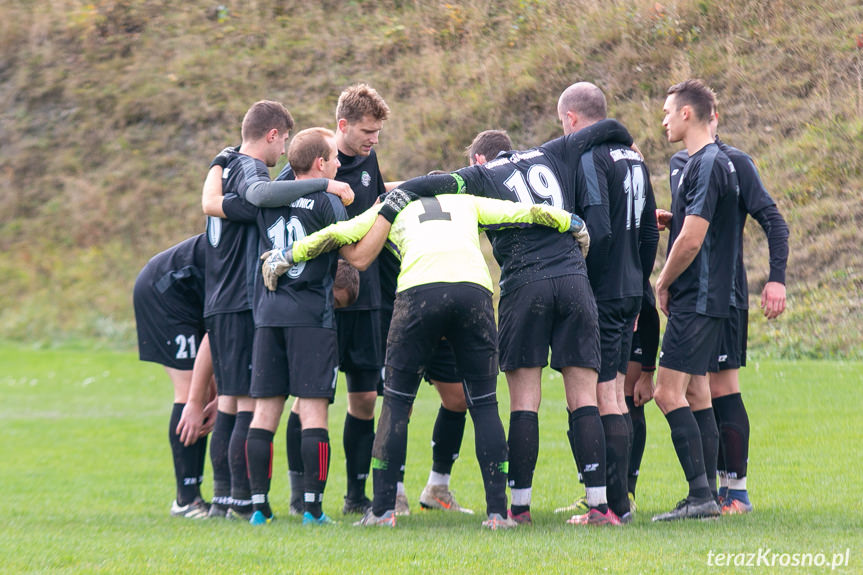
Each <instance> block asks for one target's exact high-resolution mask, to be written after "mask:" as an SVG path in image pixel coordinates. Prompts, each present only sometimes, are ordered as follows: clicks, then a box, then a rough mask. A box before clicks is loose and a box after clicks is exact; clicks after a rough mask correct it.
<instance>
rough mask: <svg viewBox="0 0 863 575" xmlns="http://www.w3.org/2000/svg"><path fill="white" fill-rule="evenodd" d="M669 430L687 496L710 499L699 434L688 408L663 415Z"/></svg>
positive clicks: (693, 417)
mask: <svg viewBox="0 0 863 575" xmlns="http://www.w3.org/2000/svg"><path fill="white" fill-rule="evenodd" d="M665 419H666V420H668V426H669V427H670V428H671V442H672V443H673V444H674V451H675V452H677V459H678V460H679V461H680V466H681V467H682V468H683V474H684V475H685V476H686V481H688V482H689V496H690V497H693V498H697V499H707V498H708V497H711V493H710V487H709V485H708V483H707V474H706V473H705V471H704V450H703V448H702V447H701V432H700V431H699V430H698V423H697V422H696V421H695V416H693V415H692V410H691V409H689V406H686V407H680V408H678V409H675V410H673V411H669V412H668V413H666V414H665Z"/></svg>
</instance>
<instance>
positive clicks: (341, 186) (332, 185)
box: [327, 180, 354, 206]
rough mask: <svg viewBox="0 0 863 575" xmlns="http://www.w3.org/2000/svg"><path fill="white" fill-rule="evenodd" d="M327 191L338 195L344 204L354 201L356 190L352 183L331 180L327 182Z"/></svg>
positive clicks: (347, 204)
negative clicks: (353, 188)
mask: <svg viewBox="0 0 863 575" xmlns="http://www.w3.org/2000/svg"><path fill="white" fill-rule="evenodd" d="M327 192H329V193H331V194H333V195H334V196H338V197H339V199H340V200H341V201H342V205H344V206H349V205H351V204H352V203H354V191H353V190H352V189H351V186H350V184H346V183H345V182H337V181H336V180H329V181H328V182H327Z"/></svg>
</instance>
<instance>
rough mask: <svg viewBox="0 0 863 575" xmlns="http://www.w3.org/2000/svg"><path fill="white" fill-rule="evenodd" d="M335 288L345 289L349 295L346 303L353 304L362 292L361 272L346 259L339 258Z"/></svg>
mask: <svg viewBox="0 0 863 575" xmlns="http://www.w3.org/2000/svg"><path fill="white" fill-rule="evenodd" d="M333 289H334V290H344V291H345V292H346V294H347V296H348V301H347V302H346V305H352V304H353V303H354V302H355V301H357V295H358V294H359V293H360V272H358V271H357V268H355V267H354V266H352V265H351V264H349V263H348V262H347V261H346V260H343V259H339V264H338V267H337V268H336V279H335V281H334V282H333Z"/></svg>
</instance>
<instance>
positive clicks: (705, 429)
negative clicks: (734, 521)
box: [692, 407, 719, 498]
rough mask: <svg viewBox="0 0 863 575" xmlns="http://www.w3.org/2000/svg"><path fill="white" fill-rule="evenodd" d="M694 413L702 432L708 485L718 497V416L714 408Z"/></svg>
mask: <svg viewBox="0 0 863 575" xmlns="http://www.w3.org/2000/svg"><path fill="white" fill-rule="evenodd" d="M692 415H693V416H694V417H695V421H696V423H698V430H699V432H700V433H701V449H702V450H703V451H704V472H705V473H706V474H707V485H708V486H709V487H710V492H711V493H712V494H713V497H714V498H715V497H716V460H717V453H718V452H719V428H718V427H717V426H716V417H715V416H714V414H713V408H712V407H708V408H707V409H700V410H698V411H693V412H692Z"/></svg>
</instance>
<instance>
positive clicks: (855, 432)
mask: <svg viewBox="0 0 863 575" xmlns="http://www.w3.org/2000/svg"><path fill="white" fill-rule="evenodd" d="M0 365H2V366H3V368H2V373H0V397H2V402H0V443H2V446H3V447H2V449H0V477H2V481H0V485H2V488H3V496H4V497H3V501H4V518H3V519H2V520H0V557H2V561H0V572H3V573H25V572H51V573H63V572H74V573H78V572H102V573H269V572H278V573H381V572H384V573H419V572H454V573H463V572H484V573H493V572H507V573H575V572H588V573H593V572H602V573H606V572H607V573H627V574H635V573H665V572H669V573H671V572H687V573H703V572H717V573H722V572H728V571H731V570H735V569H737V570H749V571H752V570H753V569H756V570H759V571H761V572H777V571H781V572H784V571H792V572H826V571H831V567H830V563H831V561H833V560H834V554H841V555H843V556H844V557H847V558H848V564H847V565H843V566H841V567H839V568H837V569H836V570H835V572H844V573H852V572H853V573H858V572H863V504H861V498H863V489H861V487H863V480H862V479H861V465H860V445H861V441H863V427H861V424H860V422H859V417H860V415H861V413H863V409H861V408H863V400H861V395H860V387H861V384H863V364H861V363H859V362H857V363H851V362H848V363H830V362H788V361H783V362H774V361H769V362H768V361H760V362H759V361H751V362H750V366H749V367H748V368H746V369H745V370H744V371H743V372H742V386H743V388H744V396H745V398H746V400H747V405H748V408H749V412H750V418H751V421H752V447H751V454H750V466H749V469H750V478H749V488H750V494H751V497H752V500H753V503H754V504H755V506H756V512H755V513H753V514H750V515H748V516H740V517H726V518H722V519H720V520H715V521H706V522H697V521H690V522H685V523H677V524H652V523H651V522H650V516H651V515H652V514H653V513H656V512H660V511H665V510H667V509H668V508H670V507H671V506H672V505H673V504H674V503H675V502H676V501H677V500H678V499H680V498H681V497H682V496H683V495H685V482H684V479H683V476H682V472H681V471H680V468H679V465H678V463H677V461H676V459H675V456H674V453H673V449H672V446H671V441H670V438H669V433H668V426H667V424H666V423H665V420H664V418H663V417H662V415H661V414H660V412H659V410H658V409H657V408H656V407H655V405H653V404H651V405H650V406H649V408H648V410H647V420H648V443H647V448H646V451H645V455H644V461H643V465H642V470H641V479H640V482H639V486H638V505H639V507H638V515H637V517H636V520H635V522H634V523H633V524H632V525H629V526H626V527H623V528H598V529H597V528H575V527H572V526H569V525H566V524H565V522H564V519H565V517H563V516H560V515H554V514H553V513H552V509H553V508H555V507H557V506H560V505H563V504H565V503H568V502H570V501H571V500H572V499H574V498H575V497H576V496H577V495H579V490H580V486H579V485H578V484H577V481H576V474H575V468H574V464H573V462H572V457H571V455H570V452H569V448H568V445H567V442H566V437H565V434H564V429H565V422H566V416H565V412H564V407H563V394H562V384H561V380H560V378H559V376H557V374H553V373H552V372H548V373H547V375H546V384H545V394H546V398H545V402H544V404H543V406H542V410H541V415H540V426H541V430H540V431H541V446H540V459H539V464H538V467H537V471H536V476H535V481H534V503H533V510H534V511H533V516H534V525H533V526H532V527H528V528H519V529H517V530H514V531H510V532H488V531H485V530H481V529H480V526H479V522H480V515H476V516H466V515H461V514H458V515H450V514H443V513H438V512H421V511H420V510H419V505H418V503H416V501H417V498H418V496H419V492H420V490H421V489H422V486H423V485H424V484H425V480H426V477H427V475H428V470H429V466H430V459H431V448H430V446H429V440H430V437H431V426H432V423H433V420H434V415H435V413H436V410H437V405H438V402H437V401H436V396H435V394H434V392H433V391H432V390H431V389H428V388H423V389H422V390H421V392H420V397H419V398H418V401H417V404H416V407H415V410H414V415H413V417H412V420H411V431H410V446H409V452H408V462H407V477H406V485H407V490H408V495H409V497H410V499H411V502H412V506H413V510H414V514H413V515H412V516H410V517H407V518H404V519H401V518H400V519H399V524H398V527H397V528H396V529H395V530H385V529H359V528H354V527H352V526H351V524H350V521H347V520H343V521H341V523H340V524H339V525H338V526H335V527H333V528H331V529H305V528H302V527H301V526H300V524H299V520H298V519H297V518H295V517H290V516H288V514H287V502H288V497H289V487H288V481H287V476H286V463H285V456H284V436H283V432H282V431H281V430H280V433H279V434H277V436H276V446H275V450H276V453H277V457H276V461H275V465H274V478H273V487H272V492H271V499H272V501H273V504H274V511H275V513H276V516H277V517H278V520H277V521H276V522H275V523H273V524H272V525H270V526H267V527H263V528H251V527H250V526H249V525H245V524H239V523H229V522H225V521H202V522H193V521H190V520H181V519H175V518H171V517H170V516H169V515H168V508H169V505H170V503H171V500H172V499H173V497H174V491H173V473H172V469H171V458H170V450H169V447H168V442H167V423H168V416H169V411H170V404H171V400H172V394H171V389H170V381H169V379H168V377H167V376H166V375H165V373H164V372H163V370H162V368H161V367H159V366H156V365H153V364H144V363H141V362H139V361H138V360H137V358H136V356H135V355H133V354H130V353H115V352H101V351H90V350H75V351H70V350H60V351H44V350H31V349H27V348H22V347H10V346H6V347H2V348H0ZM500 381H501V388H500V390H501V395H502V397H501V406H500V407H501V413H502V415H503V418H504V424H505V425H506V414H507V412H508V406H507V404H506V392H505V385H504V383H503V378H502V377H501V380H500ZM344 408H345V400H344V393H343V391H342V390H341V389H340V392H339V394H338V398H337V401H336V403H335V404H334V405H333V407H332V409H331V419H332V422H331V423H332V425H331V437H332V438H333V464H332V467H331V474H330V481H329V484H328V487H327V493H326V495H325V503H324V509H325V511H326V512H327V513H328V514H330V515H331V516H333V517H335V518H339V519H341V513H340V510H341V502H342V495H343V493H344V486H345V478H344V463H343V454H342V448H341V427H342V421H343V419H344V416H343V414H344ZM207 473H208V477H207V482H206V483H205V495H206V496H209V495H210V493H211V491H210V484H209V479H210V477H209V469H208V471H207ZM369 487H370V486H369ZM453 489H454V490H455V492H456V494H457V495H458V497H459V500H460V501H461V502H462V504H464V505H467V506H469V507H472V508H474V509H476V510H478V511H482V509H483V506H484V503H483V501H484V500H483V494H482V486H481V481H480V478H479V469H478V467H477V464H476V460H475V458H474V454H473V434H472V429H471V426H470V425H468V427H467V430H466V434H465V444H464V447H463V449H462V456H461V458H460V459H459V462H458V463H457V464H456V466H455V468H454V475H453ZM767 550H769V555H768V554H767V553H768V551H767ZM759 552H760V553H761V557H762V558H761V559H759V557H758V553H759ZM718 553H752V554H754V555H753V557H754V561H755V562H756V563H754V564H757V562H758V561H761V565H760V566H758V567H748V568H747V567H743V566H740V567H736V568H735V567H733V565H732V567H723V566H713V565H712V564H711V562H712V563H713V564H715V562H716V554H718ZM795 553H797V554H812V555H810V556H809V559H808V560H810V561H813V562H820V559H823V560H825V561H826V562H827V566H826V567H814V566H812V567H793V566H789V567H785V568H783V566H782V563H783V561H788V562H793V561H794V560H795V556H794V555H793V554H795ZM819 553H821V554H823V557H819V556H818V555H817V554H819ZM774 554H779V555H774ZM782 554H785V555H782ZM846 554H847V555H846ZM741 557H743V558H744V559H745V558H746V557H745V556H741ZM770 557H773V559H772V561H773V563H774V564H773V567H770V566H765V565H764V562H765V561H769V560H771V559H770ZM797 559H798V560H800V561H806V560H807V556H806V555H798V556H797ZM837 560H841V561H844V558H842V559H838V555H837ZM732 561H733V560H732Z"/></svg>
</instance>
